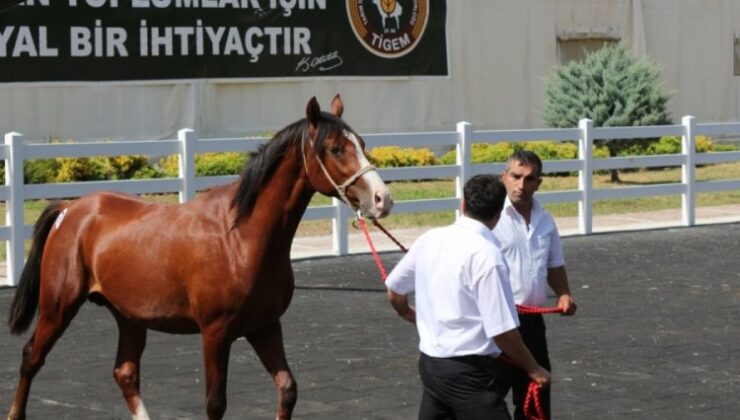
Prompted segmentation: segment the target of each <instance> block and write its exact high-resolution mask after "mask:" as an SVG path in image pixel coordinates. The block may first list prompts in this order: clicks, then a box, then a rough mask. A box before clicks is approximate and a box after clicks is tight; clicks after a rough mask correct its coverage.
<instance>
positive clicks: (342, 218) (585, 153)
mask: <svg viewBox="0 0 740 420" xmlns="http://www.w3.org/2000/svg"><path fill="white" fill-rule="evenodd" d="M672 135H675V136H682V139H683V141H682V153H681V154H675V155H660V156H640V157H627V158H611V159H597V160H594V159H593V154H592V152H593V141H594V140H595V139H632V138H653V137H661V136H672ZM697 135H707V136H740V123H717V124H698V123H696V122H695V120H694V117H691V116H686V117H684V118H683V119H682V120H681V124H676V125H664V126H648V127H609V128H594V127H593V123H592V122H591V121H590V120H581V121H580V124H579V126H578V127H577V128H567V129H535V130H475V129H474V127H472V125H470V124H469V123H465V122H461V123H458V124H457V127H456V130H455V131H445V132H429V133H397V134H366V135H363V138H364V139H365V141H366V143H367V145H368V146H369V147H378V146H402V147H433V148H440V147H455V148H456V150H457V163H456V164H455V165H441V166H431V167H430V166H425V167H413V168H384V169H380V170H379V172H380V176H381V177H382V178H383V179H384V180H385V181H399V180H418V179H435V178H448V179H450V178H454V179H455V180H456V196H455V197H450V198H441V199H428V200H414V201H401V202H396V205H395V207H394V209H393V212H394V213H414V212H426V211H440V210H450V211H453V210H457V209H458V208H459V204H460V197H461V195H462V185H463V184H464V182H465V180H467V179H468V178H470V177H471V176H473V175H476V174H480V173H499V172H501V171H502V170H503V169H504V164H500V163H499V164H473V163H472V162H471V158H472V157H471V146H472V144H473V143H497V142H502V141H509V142H518V141H531V140H542V139H548V140H559V141H564V140H575V141H577V142H578V150H579V153H578V159H572V160H558V161H545V162H544V168H543V169H544V171H545V172H578V174H579V183H578V189H577V190H567V191H552V192H540V193H538V199H539V201H540V202H542V203H556V202H578V203H579V206H578V220H579V232H580V233H581V234H589V233H591V232H592V227H593V226H592V212H593V201H594V200H602V199H615V198H627V197H645V196H657V195H674V194H680V195H681V196H682V198H683V200H682V224H683V225H685V226H692V225H694V224H695V210H696V205H695V197H696V194H697V193H700V192H714V191H728V190H737V189H740V180H726V181H707V182H697V181H696V180H695V169H696V166H697V165H701V164H710V163H720V162H728V161H740V152H718V153H695V138H696V136H697ZM266 141H267V139H266V138H247V139H244V138H232V139H198V138H197V137H196V133H195V132H194V131H192V130H189V129H183V130H180V131H179V133H178V138H177V139H176V140H165V141H159V140H158V141H141V142H108V143H79V144H24V142H23V136H22V135H21V134H19V133H8V134H6V135H5V144H3V145H0V159H4V160H5V183H6V185H4V186H0V201H5V203H6V209H5V215H6V225H5V226H2V227H0V240H2V241H6V244H7V280H6V284H7V285H15V284H17V282H18V279H19V276H20V271H21V270H22V267H23V263H24V241H25V240H26V239H28V238H30V237H31V233H32V229H33V227H32V225H25V223H24V201H25V200H35V199H53V198H61V197H65V198H69V197H78V196H81V195H84V194H87V193H89V192H93V191H100V190H115V191H121V192H127V193H133V194H146V193H178V194H179V196H180V201H181V202H184V201H187V200H190V199H192V198H193V197H194V196H195V194H196V192H197V191H199V190H203V189H207V188H209V187H212V186H214V185H218V184H225V183H228V182H232V181H233V180H235V179H236V177H235V176H220V177H196V176H195V154H197V153H205V152H228V151H238V152H252V151H256V150H257V148H258V147H259V146H260V145H261V144H263V143H264V142H266ZM119 155H148V156H162V155H179V157H180V173H179V177H178V178H167V179H149V180H122V181H93V182H72V183H63V184H33V185H31V184H29V185H26V184H24V182H23V169H22V168H23V162H24V160H26V159H39V158H53V157H90V156H119ZM662 166H681V167H682V181H681V183H671V184H656V185H647V186H632V187H624V188H615V189H594V188H593V182H592V175H593V172H594V171H597V170H608V169H626V168H645V167H662ZM349 217H351V214H350V212H349V210H348V209H347V208H346V207H345V206H344V205H343V204H341V203H340V202H339V201H338V200H336V199H334V200H333V201H332V205H329V206H317V207H309V208H308V210H307V211H306V213H305V215H304V220H316V219H329V220H332V226H333V252H334V254H336V255H344V254H347V253H348V232H347V223H346V221H347V219H348V218H349Z"/></svg>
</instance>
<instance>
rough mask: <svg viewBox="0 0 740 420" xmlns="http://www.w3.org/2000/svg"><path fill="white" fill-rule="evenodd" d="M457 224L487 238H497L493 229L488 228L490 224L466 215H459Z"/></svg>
mask: <svg viewBox="0 0 740 420" xmlns="http://www.w3.org/2000/svg"><path fill="white" fill-rule="evenodd" d="M455 226H459V227H462V228H465V229H471V230H473V231H475V232H476V233H478V234H480V235H481V236H483V237H485V238H486V239H491V240H495V236H494V235H493V231H491V229H488V226H486V225H484V224H483V223H482V222H480V221H478V220H475V219H473V218H471V217H468V216H465V215H462V216H460V217H458V219H457V221H455Z"/></svg>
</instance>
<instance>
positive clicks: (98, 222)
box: [8, 95, 393, 420]
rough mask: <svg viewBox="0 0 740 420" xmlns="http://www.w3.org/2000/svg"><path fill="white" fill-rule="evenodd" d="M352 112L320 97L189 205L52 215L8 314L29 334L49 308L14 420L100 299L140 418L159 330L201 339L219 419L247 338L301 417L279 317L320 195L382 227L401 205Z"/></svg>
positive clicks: (118, 374) (76, 206)
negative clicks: (142, 366)
mask: <svg viewBox="0 0 740 420" xmlns="http://www.w3.org/2000/svg"><path fill="white" fill-rule="evenodd" d="M342 111H343V105H342V102H341V99H340V98H339V95H337V96H336V97H335V98H334V101H333V102H332V113H331V114H330V113H326V112H322V111H321V110H320V108H319V104H318V103H317V102H316V99H315V98H311V100H310V101H309V102H308V105H307V107H306V118H305V119H302V120H300V121H297V122H295V123H293V124H291V125H289V126H288V127H286V128H284V129H283V130H281V131H280V132H278V133H277V134H276V135H275V137H274V138H273V139H272V140H271V141H270V142H268V143H267V144H266V145H264V146H262V148H261V149H260V151H259V152H258V153H257V155H256V156H255V157H253V158H252V159H250V160H249V161H248V163H247V164H246V166H245V169H244V172H243V173H242V176H241V178H240V179H239V180H238V181H236V182H234V183H232V184H230V185H225V186H221V187H217V188H214V189H211V190H210V191H208V192H205V193H203V194H201V195H200V196H199V197H198V198H197V199H195V200H193V201H192V202H189V203H185V204H177V205H163V204H154V203H150V202H146V201H143V200H141V199H139V198H137V197H132V196H126V195H122V194H114V193H95V194H91V195H87V196H85V197H82V198H79V199H77V200H75V201H72V202H69V203H66V204H62V203H54V204H51V205H50V206H48V207H47V208H46V210H44V212H43V213H42V215H41V216H40V218H39V220H38V222H37V223H36V226H35V231H34V238H33V244H32V247H31V252H30V254H29V258H28V262H27V263H26V266H25V268H24V269H23V272H22V274H21V280H20V284H19V287H18V290H17V291H16V295H15V299H14V300H13V303H12V306H11V308H10V313H9V325H10V329H11V332H13V333H14V334H20V333H22V332H24V331H25V330H26V329H27V328H28V327H29V325H30V324H31V322H32V321H33V318H34V315H35V312H36V309H37V308H38V310H39V320H38V324H37V325H36V329H35V331H34V333H33V336H32V337H31V339H30V340H29V341H28V343H27V344H26V346H25V347H24V349H23V360H22V364H21V369H20V381H19V383H18V388H17V389H16V394H15V400H14V401H13V405H12V406H11V408H10V413H9V414H8V418H9V419H13V420H16V419H23V418H24V417H25V414H26V403H27V402H28V393H29V389H30V386H31V381H32V380H33V377H34V376H35V375H36V373H37V372H38V371H39V369H40V368H41V366H42V365H43V364H44V360H45V358H46V355H47V354H48V353H49V351H50V350H51V348H52V346H53V345H54V343H55V341H56V340H57V339H58V338H59V337H60V336H61V335H62V333H63V332H64V330H65V329H66V327H67V326H68V325H69V323H70V322H71V320H72V318H73V317H74V316H75V314H76V313H77V311H78V310H79V308H80V306H81V305H82V304H83V303H84V302H85V300H86V299H90V300H91V301H93V302H95V303H98V304H101V305H105V306H106V307H107V308H108V309H109V310H110V311H111V312H112V313H113V316H114V317H115V319H116V322H117V324H118V330H119V338H118V354H117V355H116V362H115V368H114V371H113V376H114V378H115V380H116V382H117V383H118V385H119V387H120V388H121V391H122V392H123V396H124V398H125V400H126V404H127V405H128V408H129V410H130V411H131V414H132V416H133V418H134V419H146V418H148V415H147V412H146V409H145V408H144V404H143V403H142V399H141V397H140V395H139V361H140V359H141V354H142V352H143V351H144V345H145V343H146V335H147V329H150V328H151V329H154V330H158V331H164V332H169V333H180V334H182V333H200V334H202V336H203V359H204V364H205V376H206V378H205V379H206V408H207V412H208V418H209V419H220V418H222V417H223V414H224V412H225V410H226V377H227V369H228V363H229V351H230V348H231V343H232V342H233V341H234V340H236V339H237V338H239V337H246V339H247V340H248V341H249V343H250V344H251V345H252V347H253V348H254V350H255V352H256V353H257V355H258V356H259V358H260V360H261V361H262V363H263V364H264V366H265V368H266V369H267V371H268V372H269V373H270V374H271V375H272V377H273V379H274V381H275V384H276V387H277V393H278V408H277V418H278V419H289V418H290V417H291V413H292V411H293V407H294V406H295V403H296V395H297V393H296V390H297V387H296V382H295V380H294V378H293V375H292V374H291V372H290V368H289V367H288V363H287V360H286V358H285V351H284V348H283V341H282V332H281V326H280V316H281V315H282V314H283V313H284V312H285V310H286V309H287V307H288V304H289V303H290V300H291V297H292V295H293V270H292V267H291V264H290V247H291V243H292V241H293V236H294V234H295V232H296V229H297V228H298V224H299V223H300V221H301V217H302V215H303V213H304V211H305V210H306V207H307V206H308V204H309V201H310V199H311V196H312V195H313V194H314V192H316V191H319V192H321V193H322V194H326V195H329V196H337V197H339V198H341V199H342V200H345V202H346V203H348V204H349V205H350V206H351V207H352V208H353V209H354V210H359V211H360V212H361V213H362V214H363V215H365V216H367V217H369V218H380V217H384V216H386V215H387V214H388V213H389V211H390V209H391V206H392V204H393V203H392V198H391V195H390V192H389V191H388V189H387V187H386V186H385V184H384V183H383V181H382V180H381V179H380V177H379V176H378V174H377V172H376V171H375V170H374V169H375V168H374V167H373V166H372V165H370V163H369V162H368V160H367V158H366V157H365V155H364V143H363V142H362V140H361V139H360V137H359V136H358V135H357V134H356V133H354V132H353V131H352V129H351V128H350V127H349V126H348V125H347V124H346V123H345V122H344V121H342V120H341V115H342Z"/></svg>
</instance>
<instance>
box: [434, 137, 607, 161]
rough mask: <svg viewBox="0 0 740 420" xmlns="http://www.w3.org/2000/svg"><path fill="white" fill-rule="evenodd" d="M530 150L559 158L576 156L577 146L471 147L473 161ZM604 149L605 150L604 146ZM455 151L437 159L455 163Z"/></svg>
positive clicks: (549, 143) (537, 143)
mask: <svg viewBox="0 0 740 420" xmlns="http://www.w3.org/2000/svg"><path fill="white" fill-rule="evenodd" d="M519 149H524V150H531V151H533V152H535V153H537V155H538V156H539V157H540V159H542V160H561V159H576V158H578V146H576V145H575V144H574V143H560V142H554V141H546V140H537V141H528V142H524V143H509V142H501V143H495V144H488V143H476V144H474V145H473V147H472V153H473V158H472V161H473V163H476V164H480V163H497V162H506V161H507V160H508V159H509V156H511V154H512V153H514V151H515V150H519ZM604 150H606V149H605V148H604ZM456 156H457V152H456V151H455V150H451V151H449V152H447V153H445V154H444V155H442V157H441V158H440V159H439V161H440V163H442V164H444V165H453V164H455V159H456Z"/></svg>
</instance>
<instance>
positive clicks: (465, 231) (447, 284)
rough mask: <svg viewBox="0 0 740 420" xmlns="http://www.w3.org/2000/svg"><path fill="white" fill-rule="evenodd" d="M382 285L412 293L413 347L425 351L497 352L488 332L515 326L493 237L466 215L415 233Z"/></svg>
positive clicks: (454, 353) (434, 353) (431, 353)
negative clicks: (415, 332) (415, 336)
mask: <svg viewBox="0 0 740 420" xmlns="http://www.w3.org/2000/svg"><path fill="white" fill-rule="evenodd" d="M386 286H387V287H388V288H390V289H391V290H393V291H394V292H396V293H398V294H401V295H406V294H408V293H410V292H414V291H415V292H416V297H415V300H416V302H415V303H416V327H417V330H418V332H419V350H420V351H421V352H422V353H424V354H426V355H428V356H432V357H453V356H465V355H494V356H497V355H498V354H500V353H501V350H500V349H499V348H498V346H496V343H495V342H494V341H493V337H495V336H497V335H499V334H502V333H505V332H506V331H509V330H512V329H514V328H516V327H518V326H519V318H518V316H517V314H516V308H515V306H514V299H513V296H512V293H511V285H510V284H509V281H508V270H507V268H506V263H505V262H504V259H503V256H502V255H501V252H500V251H499V249H498V245H497V242H496V238H495V237H494V236H493V233H492V232H491V231H490V230H489V229H488V228H487V227H486V226H485V225H484V224H482V223H481V222H479V221H477V220H474V219H471V218H468V217H464V216H463V217H460V218H459V219H458V220H457V221H456V222H455V223H454V224H452V225H450V226H446V227H442V228H436V229H432V230H430V231H428V232H426V233H424V234H423V235H422V236H420V237H419V238H418V239H417V240H416V242H414V245H413V246H412V247H411V249H410V250H409V252H408V253H407V254H406V255H405V256H404V257H403V258H402V259H401V261H400V262H399V263H398V264H397V265H396V266H395V267H394V269H393V271H391V273H390V275H389V276H388V278H387V279H386Z"/></svg>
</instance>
